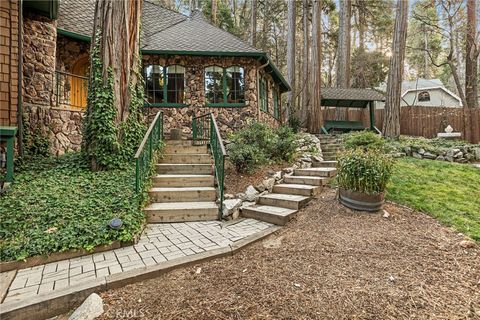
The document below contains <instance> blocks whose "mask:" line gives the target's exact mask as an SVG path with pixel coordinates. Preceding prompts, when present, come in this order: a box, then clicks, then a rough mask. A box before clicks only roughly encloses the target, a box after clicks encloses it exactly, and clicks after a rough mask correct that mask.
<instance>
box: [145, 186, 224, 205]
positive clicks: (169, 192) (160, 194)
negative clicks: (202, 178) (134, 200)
mask: <svg viewBox="0 0 480 320" xmlns="http://www.w3.org/2000/svg"><path fill="white" fill-rule="evenodd" d="M148 195H149V196H150V199H151V200H152V201H153V202H197V201H215V199H216V191H215V188H213V187H184V188H173V187H172V188H158V187H154V188H152V189H150V191H148Z"/></svg>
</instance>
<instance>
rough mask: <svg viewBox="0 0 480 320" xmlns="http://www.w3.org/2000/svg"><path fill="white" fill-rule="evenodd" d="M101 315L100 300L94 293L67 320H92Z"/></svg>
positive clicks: (101, 304) (101, 306)
mask: <svg viewBox="0 0 480 320" xmlns="http://www.w3.org/2000/svg"><path fill="white" fill-rule="evenodd" d="M102 314H103V301H102V298H100V296H99V295H98V294H96V293H92V294H91V295H89V296H88V298H87V299H85V301H83V303H82V305H81V306H80V307H78V308H77V310H75V311H74V312H73V313H72V315H71V316H70V318H68V320H93V319H95V318H97V317H99V316H101V315H102Z"/></svg>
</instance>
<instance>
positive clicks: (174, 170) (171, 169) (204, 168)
mask: <svg viewBox="0 0 480 320" xmlns="http://www.w3.org/2000/svg"><path fill="white" fill-rule="evenodd" d="M157 173H159V174H209V175H210V174H213V166H212V165H211V164H196V163H181V164H178V163H159V164H157Z"/></svg>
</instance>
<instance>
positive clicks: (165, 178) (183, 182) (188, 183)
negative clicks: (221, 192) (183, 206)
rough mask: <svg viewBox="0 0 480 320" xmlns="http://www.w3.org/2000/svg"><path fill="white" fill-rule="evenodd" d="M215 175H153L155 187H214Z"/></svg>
mask: <svg viewBox="0 0 480 320" xmlns="http://www.w3.org/2000/svg"><path fill="white" fill-rule="evenodd" d="M214 179H215V177H214V176H213V175H208V174H158V175H156V176H155V177H153V186H154V187H213V186H214Z"/></svg>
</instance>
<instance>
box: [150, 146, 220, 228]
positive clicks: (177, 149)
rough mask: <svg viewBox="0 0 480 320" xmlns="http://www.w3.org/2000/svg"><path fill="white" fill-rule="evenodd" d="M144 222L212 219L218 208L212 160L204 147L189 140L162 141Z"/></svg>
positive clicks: (216, 215)
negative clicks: (163, 150) (162, 144)
mask: <svg viewBox="0 0 480 320" xmlns="http://www.w3.org/2000/svg"><path fill="white" fill-rule="evenodd" d="M156 167H157V168H156V169H157V175H156V176H154V177H153V187H152V188H151V189H150V191H149V198H150V202H151V203H150V204H149V205H148V206H147V207H145V209H144V212H145V214H146V217H147V222H148V223H161V222H167V223H168V222H186V221H202V220H216V219H217V218H218V206H217V204H216V203H215V200H216V190H215V182H214V175H213V159H212V156H211V155H210V153H209V152H208V150H207V146H206V145H203V146H194V145H193V144H192V141H191V140H166V147H165V154H164V157H163V158H162V159H161V160H160V162H159V163H158V164H157V166H156Z"/></svg>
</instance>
